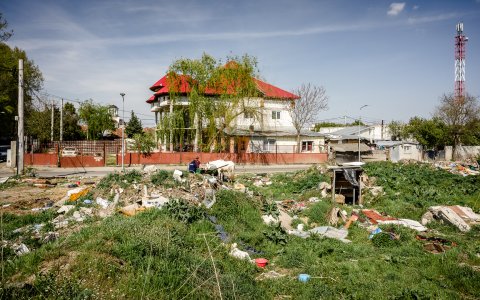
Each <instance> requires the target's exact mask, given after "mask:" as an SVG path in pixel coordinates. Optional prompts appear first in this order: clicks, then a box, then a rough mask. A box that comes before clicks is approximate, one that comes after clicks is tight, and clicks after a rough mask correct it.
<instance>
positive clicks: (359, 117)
mask: <svg viewBox="0 0 480 300" xmlns="http://www.w3.org/2000/svg"><path fill="white" fill-rule="evenodd" d="M367 106H368V104H365V105H362V106H360V116H358V161H359V162H361V161H362V159H361V157H360V123H361V122H362V116H361V111H362V109H363V108H365V107H367Z"/></svg>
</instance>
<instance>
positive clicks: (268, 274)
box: [255, 270, 285, 281]
mask: <svg viewBox="0 0 480 300" xmlns="http://www.w3.org/2000/svg"><path fill="white" fill-rule="evenodd" d="M284 276H285V274H280V273H278V272H275V271H273V270H272V271H268V272H265V273H262V274H260V275H258V276H257V278H255V279H256V280H259V281H261V280H265V279H277V278H281V277H284Z"/></svg>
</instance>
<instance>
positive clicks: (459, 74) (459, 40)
mask: <svg viewBox="0 0 480 300" xmlns="http://www.w3.org/2000/svg"><path fill="white" fill-rule="evenodd" d="M467 41H468V37H466V36H465V35H464V34H463V23H462V22H460V23H458V24H457V35H456V36H455V98H457V99H460V98H463V97H465V44H466V43H467Z"/></svg>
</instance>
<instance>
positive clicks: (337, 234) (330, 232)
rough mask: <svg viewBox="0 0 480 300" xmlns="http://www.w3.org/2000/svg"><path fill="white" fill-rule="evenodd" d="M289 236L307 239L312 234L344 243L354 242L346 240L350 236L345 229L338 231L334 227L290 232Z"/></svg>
mask: <svg viewBox="0 0 480 300" xmlns="http://www.w3.org/2000/svg"><path fill="white" fill-rule="evenodd" d="M287 232H288V234H293V235H296V236H298V237H301V238H304V239H305V238H307V237H309V236H310V235H312V234H318V235H321V236H324V237H328V238H332V239H337V240H339V241H342V242H344V243H351V242H352V241H350V240H348V239H346V237H347V236H348V230H347V229H344V228H340V229H337V228H335V227H332V226H319V227H315V228H313V229H310V230H308V231H299V230H289V231H287Z"/></svg>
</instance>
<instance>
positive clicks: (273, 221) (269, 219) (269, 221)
mask: <svg viewBox="0 0 480 300" xmlns="http://www.w3.org/2000/svg"><path fill="white" fill-rule="evenodd" d="M262 220H263V223H265V224H267V225H272V224H278V222H279V220H278V219H277V218H275V217H274V216H272V215H262Z"/></svg>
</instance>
